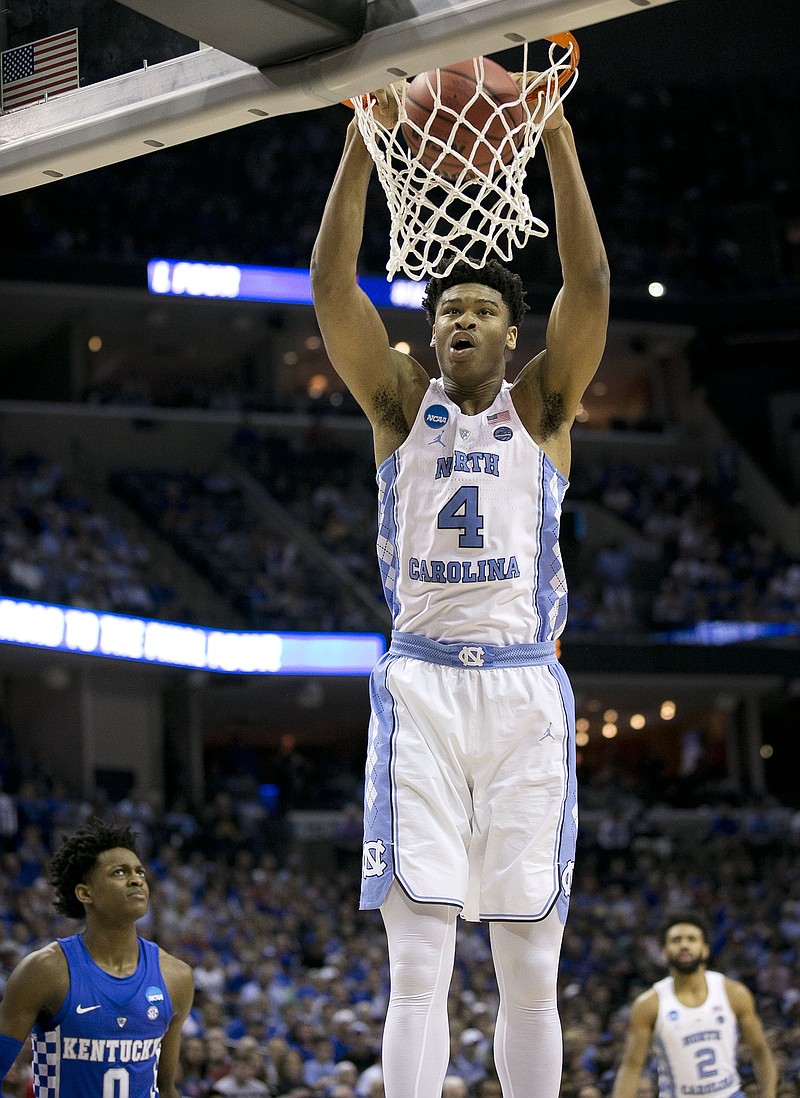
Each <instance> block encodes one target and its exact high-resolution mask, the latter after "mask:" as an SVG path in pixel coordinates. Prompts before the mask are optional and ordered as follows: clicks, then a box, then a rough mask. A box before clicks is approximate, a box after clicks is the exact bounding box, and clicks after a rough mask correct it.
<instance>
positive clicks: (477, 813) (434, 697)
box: [361, 642, 578, 922]
mask: <svg viewBox="0 0 800 1098" xmlns="http://www.w3.org/2000/svg"><path fill="white" fill-rule="evenodd" d="M425 643H427V644H430V645H435V642H425ZM436 647H438V648H441V649H455V648H457V647H458V646H451V645H441V646H436ZM511 647H521V646H511ZM539 647H546V646H539ZM550 647H551V648H552V646H550ZM393 648H394V645H393ZM475 650H477V651H478V652H483V651H484V649H483V648H481V646H479V645H478V646H464V647H462V649H461V657H460V659H461V662H459V660H458V659H453V661H452V662H453V663H455V664H456V665H455V666H453V665H446V664H444V663H442V664H440V663H432V662H427V661H426V660H425V659H424V658H422V659H420V658H409V657H407V656H404V655H398V654H396V652H395V651H393V649H390V650H389V652H388V653H386V655H384V656H383V657H382V658H381V660H380V661H379V662H378V664H377V665H376V667H375V669H374V671H373V673H372V677H371V682H370V693H371V703H372V716H371V720H370V730H369V742H368V748H367V763H366V783H365V797H364V850H363V868H362V882H361V907H362V908H377V907H380V905H381V904H382V903H383V900H384V899H385V897H386V894H387V892H388V890H389V886H390V885H391V883H392V881H393V880H397V882H398V883H399V884H400V886H401V887H402V888H403V889H404V890H405V892H406V893H407V894H408V896H410V897H411V899H413V900H416V901H418V902H420V903H437V904H438V903H445V904H454V905H456V906H458V907H460V908H461V909H462V914H463V916H464V917H465V918H466V919H470V920H473V921H474V920H478V919H487V920H519V921H525V920H530V921H533V920H539V919H543V918H544V917H545V916H546V915H547V914H548V913H549V912H550V911H551V910H552V908H553V907H554V906H555V907H556V908H557V910H558V912H559V916H560V918H561V921H562V922H564V921H565V920H566V915H567V907H568V904H569V894H570V887H571V882H572V869H573V864H574V857H575V843H576V837H577V823H578V813H577V788H576V780H575V721H574V699H573V695H572V690H571V687H570V684H569V680H568V678H567V675H566V672H565V671H564V669H563V668H562V667H561V665H560V664H559V663H558V662H557V660H556V659H555V657H554V656H553V657H552V658H551V659H549V660H548V661H547V662H541V661H540V662H539V663H538V664H537V665H534V666H500V667H496V666H486V664H485V663H483V664H480V663H479V664H473V665H471V666H464V665H463V664H464V662H465V661H468V660H469V653H470V652H472V651H475ZM499 651H500V652H505V651H506V649H499ZM465 652H466V653H467V655H466V656H465V655H464V653H465ZM478 659H479V660H480V656H478Z"/></svg>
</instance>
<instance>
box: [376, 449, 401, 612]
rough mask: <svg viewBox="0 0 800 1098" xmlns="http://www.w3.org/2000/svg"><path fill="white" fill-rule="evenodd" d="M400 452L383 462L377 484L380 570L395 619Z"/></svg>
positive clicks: (398, 570) (398, 604) (397, 579)
mask: <svg viewBox="0 0 800 1098" xmlns="http://www.w3.org/2000/svg"><path fill="white" fill-rule="evenodd" d="M399 460H400V459H399V456H398V452H397V451H395V452H394V453H393V454H392V455H390V456H389V457H388V458H386V460H385V461H383V462H381V465H380V468H379V469H378V471H377V473H376V474H375V480H376V481H377V484H378V539H377V551H378V567H379V569H380V573H381V586H382V587H383V597H384V598H385V599H386V605H387V606H388V607H389V610H390V612H391V615H392V621H394V620H395V618H396V617H397V614H398V612H399V610H400V600H399V598H398V594H397V588H398V585H399V580H400V560H399V557H398V555H397V515H396V510H397V502H396V501H397V497H396V488H395V486H396V484H397V474H398V472H399Z"/></svg>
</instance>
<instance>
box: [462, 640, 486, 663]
mask: <svg viewBox="0 0 800 1098" xmlns="http://www.w3.org/2000/svg"><path fill="white" fill-rule="evenodd" d="M484 654H485V653H484V651H483V649H482V648H481V646H480V645H479V644H465V645H464V647H463V648H462V649H461V651H460V652H459V653H458V658H459V659H460V660H461V662H462V663H463V664H464V666H465V667H483V657H484Z"/></svg>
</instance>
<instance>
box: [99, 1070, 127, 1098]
mask: <svg viewBox="0 0 800 1098" xmlns="http://www.w3.org/2000/svg"><path fill="white" fill-rule="evenodd" d="M129 1091H130V1077H129V1075H128V1072H127V1070H126V1069H125V1068H109V1069H108V1071H106V1072H104V1074H103V1098H128V1092H129Z"/></svg>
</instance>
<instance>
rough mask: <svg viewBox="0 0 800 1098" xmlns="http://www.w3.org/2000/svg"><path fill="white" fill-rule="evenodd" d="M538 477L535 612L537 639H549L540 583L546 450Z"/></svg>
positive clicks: (534, 574) (540, 454) (539, 458)
mask: <svg viewBox="0 0 800 1098" xmlns="http://www.w3.org/2000/svg"><path fill="white" fill-rule="evenodd" d="M537 463H538V478H539V521H538V525H537V527H536V539H535V541H536V553H535V556H534V558H533V612H534V613H535V614H536V618H537V621H538V623H539V624H538V626H537V628H536V639H537V640H538V641H543V640H549V639H550V638H549V637H548V636H547V618H546V617H543V616H542V608H541V606H540V604H539V597H540V594H541V591H540V589H539V585H540V583H541V581H542V553H543V552H544V544H543V536H544V513H545V488H544V484H545V479H544V451H543V450H541V449H540V450H539V454H538V459H537Z"/></svg>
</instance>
